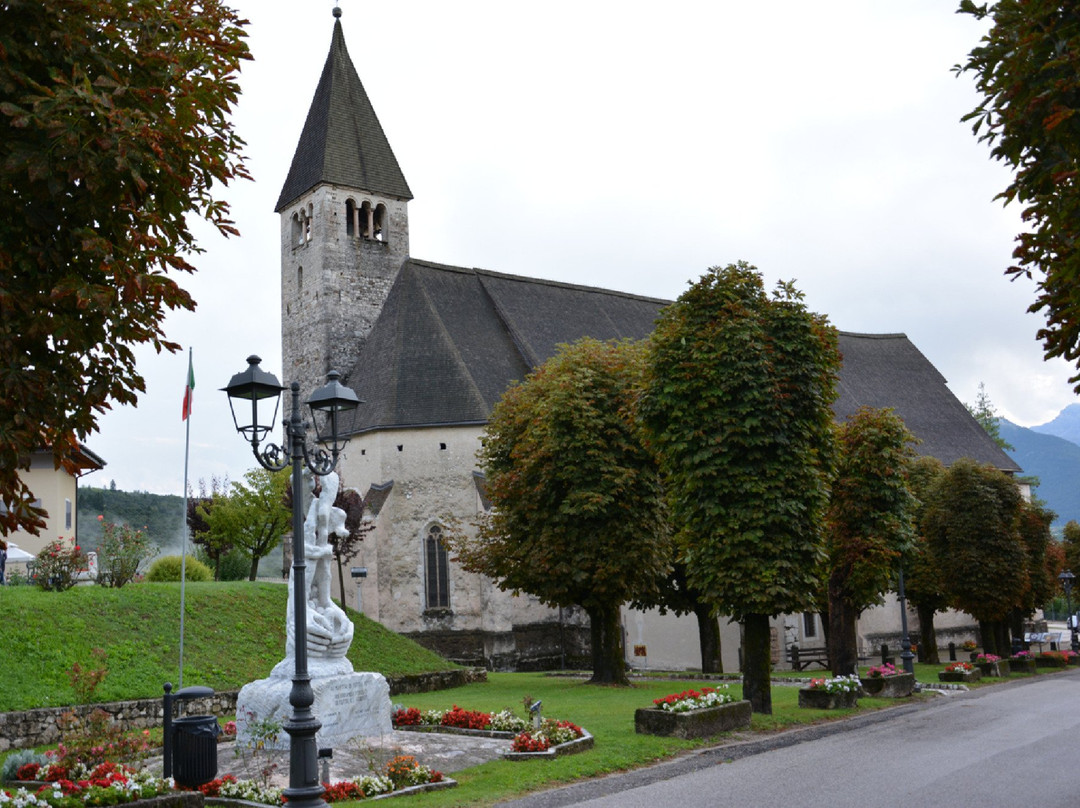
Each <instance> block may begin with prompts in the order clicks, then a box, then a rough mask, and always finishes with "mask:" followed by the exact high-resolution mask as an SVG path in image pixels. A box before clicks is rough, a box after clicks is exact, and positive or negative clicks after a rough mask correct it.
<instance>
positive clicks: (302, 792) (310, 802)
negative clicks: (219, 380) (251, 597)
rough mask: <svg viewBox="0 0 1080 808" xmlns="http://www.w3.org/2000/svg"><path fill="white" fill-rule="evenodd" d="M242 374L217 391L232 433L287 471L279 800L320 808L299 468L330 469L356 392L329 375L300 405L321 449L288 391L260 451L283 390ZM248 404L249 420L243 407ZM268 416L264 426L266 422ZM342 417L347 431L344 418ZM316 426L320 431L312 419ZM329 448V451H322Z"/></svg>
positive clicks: (296, 393) (251, 361)
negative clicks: (279, 434)
mask: <svg viewBox="0 0 1080 808" xmlns="http://www.w3.org/2000/svg"><path fill="white" fill-rule="evenodd" d="M247 361H248V367H247V368H246V369H245V370H243V371H241V372H240V373H237V374H236V375H235V376H233V377H232V379H231V380H230V381H229V384H228V386H227V387H224V388H222V390H223V391H224V392H225V393H226V394H227V395H228V396H229V408H230V410H231V411H232V416H233V423H234V424H235V425H236V431H237V432H239V433H240V434H241V435H242V436H243V437H244V439H245V440H247V441H248V442H249V443H250V444H251V450H252V453H253V454H254V455H255V459H256V460H258V461H259V465H261V466H262V467H263V468H265V469H268V470H270V471H282V470H283V469H285V468H288V467H289V466H290V465H291V466H292V491H293V497H292V531H293V536H292V551H293V552H292V555H293V566H292V569H293V581H292V584H293V622H294V625H293V629H294V631H293V637H294V640H293V646H294V647H293V654H294V660H295V666H294V669H293V678H292V687H291V689H290V691H289V704H290V705H291V706H292V715H291V716H290V717H289V719H288V720H287V721H286V722H285V723H284V725H283V728H284V730H285V731H286V732H287V733H288V734H289V787H288V788H286V789H285V791H284V794H285V797H286V798H287V799H288V802H289V805H290V806H293V807H294V808H325V806H326V803H325V802H324V801H323V799H322V794H323V787H322V785H321V784H320V783H319V779H318V770H317V759H318V747H317V744H316V741H315V734H316V733H317V732H318V731H319V729H320V728H321V727H322V724H321V723H320V722H319V720H318V719H317V718H316V717H315V714H314V712H313V711H312V709H311V705H312V704H314V702H315V694H314V692H313V690H312V688H311V677H310V675H309V674H308V654H307V585H306V580H305V577H306V568H307V565H306V563H305V561H304V501H303V500H304V498H303V495H302V493H301V492H302V491H303V470H304V466H305V465H306V466H307V468H308V469H309V470H310V471H311V473H312V474H315V475H318V476H322V475H326V474H329V473H330V472H331V471H333V470H334V466H336V465H337V461H338V455H339V454H340V453H341V450H342V449H343V448H344V447H345V442H346V441H347V440H348V436H349V433H351V431H352V424H353V419H354V418H355V416H356V408H357V406H358V405H359V404H360V401H359V399H357V397H356V393H354V392H353V391H352V390H350V389H349V388H348V387H345V386H344V385H343V384H341V383H340V382H339V381H338V378H339V375H340V374H338V373H337V372H336V371H331V372H330V373H329V374H327V383H326V384H325V385H323V386H322V387H320V388H319V389H318V390H316V391H315V392H314V393H312V395H311V397H310V398H309V399H308V401H307V405H308V407H309V408H310V409H311V416H312V421H313V422H314V426H315V436H316V443H318V444H323V446H322V447H318V448H314V449H309V448H308V445H307V424H306V423H305V421H304V418H303V414H302V410H301V408H300V385H299V384H298V383H297V382H293V383H292V385H291V388H290V390H291V393H292V408H291V411H290V414H289V420H288V421H286V422H285V424H284V426H285V438H286V443H284V444H282V445H276V444H273V443H268V444H266V445H265V446H262V447H261V448H260V444H261V443H263V441H264V440H265V439H266V437H267V435H269V434H270V432H271V431H272V430H273V428H274V421H275V420H276V418H277V411H278V406H279V402H280V396H281V392H282V391H283V390H284V389H285V388H284V387H282V386H281V384H280V383H279V382H278V380H277V377H275V376H274V375H273V374H272V373H267V372H266V371H265V370H263V369H262V368H260V367H259V362H260V361H262V360H260V359H259V357H257V356H249V357H248V360H247ZM238 402H250V418H249V417H248V412H247V409H248V407H247V404H243V405H241V406H240V407H239V410H240V412H238V411H237V410H238V407H237V403H238ZM271 406H272V407H273V410H272V412H269V413H268V411H269V409H270V407H271ZM267 414H269V420H267ZM346 416H347V417H348V418H349V421H348V423H347V424H345V423H343V418H344V417H346ZM320 418H321V419H322V421H323V426H322V428H320V425H319V420H320ZM324 447H328V448H329V451H327V448H324Z"/></svg>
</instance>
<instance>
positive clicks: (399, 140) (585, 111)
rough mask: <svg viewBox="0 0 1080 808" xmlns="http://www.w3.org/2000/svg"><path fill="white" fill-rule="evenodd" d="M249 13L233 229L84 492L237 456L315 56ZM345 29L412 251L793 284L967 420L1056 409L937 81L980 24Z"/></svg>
mask: <svg viewBox="0 0 1080 808" xmlns="http://www.w3.org/2000/svg"><path fill="white" fill-rule="evenodd" d="M234 5H235V6H236V7H238V8H239V10H240V12H241V14H242V15H243V16H245V17H246V18H247V19H249V20H250V21H251V25H250V27H249V29H248V30H249V35H250V38H249V43H250V46H251V50H252V54H253V56H254V61H253V62H249V63H247V64H246V65H245V67H244V72H243V75H242V77H241V86H242V89H243V96H242V99H241V102H240V105H239V107H238V109H237V111H236V115H235V122H236V126H237V128H238V130H239V133H240V135H241V136H242V137H243V138H244V139H245V140H246V141H247V143H248V147H247V150H246V153H247V155H248V166H249V168H250V170H251V172H252V174H253V175H254V178H255V179H254V182H244V183H239V184H237V185H236V186H234V187H233V188H230V189H229V191H228V194H227V196H228V199H229V200H230V201H231V202H232V205H233V212H234V218H235V219H236V220H237V222H238V225H239V228H240V230H241V233H242V237H241V238H233V239H229V240H225V239H223V238H220V237H219V236H217V235H216V234H215V233H213V232H211V231H210V230H209V229H208V228H206V227H200V228H198V232H199V233H200V234H202V242H201V243H202V245H203V246H204V247H205V249H206V253H205V254H204V255H202V256H197V257H196V259H195V261H194V263H195V264H196V265H197V266H198V268H199V272H198V274H197V275H196V276H194V277H190V278H188V277H184V278H182V279H181V282H182V283H183V284H184V285H185V286H186V287H187V288H188V289H189V290H190V291H191V292H192V294H193V295H194V297H195V299H196V300H197V301H198V303H199V306H198V309H197V311H196V312H195V313H194V314H191V313H184V314H181V315H176V316H170V317H169V319H168V321H167V327H166V331H167V334H168V336H169V338H170V339H173V340H175V341H177V342H180V343H181V344H183V345H184V348H185V353H184V354H182V355H181V354H175V355H168V354H166V355H160V356H159V355H156V354H154V353H153V352H152V351H140V352H139V354H138V355H139V357H140V368H141V370H142V372H143V373H144V375H145V377H146V380H147V392H146V394H145V395H143V396H142V397H141V399H140V402H139V405H138V406H137V407H123V408H118V409H116V410H115V411H113V412H111V413H109V414H108V415H106V416H105V417H104V418H102V419H101V432H100V434H97V435H94V436H92V437H91V438H90V439H89V440H88V441H87V444H88V445H89V446H90V448H91V449H93V450H94V451H96V452H97V453H99V454H100V455H102V456H103V457H104V458H105V460H106V461H107V462H108V466H107V467H106V469H105V470H104V471H101V472H97V473H95V474H93V475H91V476H89V477H87V478H85V479H84V484H88V485H108V483H109V481H110V480H115V481H116V484H117V486H118V487H120V488H122V489H128V490H148V491H153V492H156V493H175V494H180V493H182V491H183V488H182V480H183V473H184V424H183V422H182V421H181V419H180V410H181V401H182V398H183V389H184V381H185V375H186V370H187V355H186V349H187V347H188V346H190V347H191V348H192V349H193V352H194V365H195V378H196V389H195V404H194V415H193V418H192V421H191V460H190V472H189V476H190V478H191V480H192V481H193V484H196V483H197V481H198V479H199V478H206V479H209V478H210V477H211V476H213V475H223V474H228V475H229V476H230V477H231V478H232V479H238V478H240V477H241V476H242V474H243V472H244V471H245V470H247V469H249V468H251V467H252V466H253V465H254V461H253V459H252V458H251V454H250V450H249V449H247V448H246V446H245V444H243V442H242V441H241V439H240V438H239V437H238V436H237V435H236V433H235V431H234V430H233V427H232V422H231V418H230V415H229V411H228V405H227V403H226V398H225V395H224V394H223V393H220V392H218V388H220V387H223V386H224V385H225V384H226V383H227V382H228V380H229V377H230V376H231V374H233V373H235V372H237V371H239V370H241V369H242V368H243V367H244V366H245V361H244V360H245V357H246V356H247V355H248V354H250V353H258V354H259V355H261V356H262V357H263V360H264V361H263V367H264V368H266V369H267V370H271V371H273V372H274V373H276V374H280V366H281V347H280V300H279V296H280V292H279V284H280V257H279V247H278V244H279V222H278V217H277V215H276V214H275V213H274V212H273V208H274V203H275V202H276V200H277V195H278V193H279V191H280V189H281V185H282V183H283V182H284V179H285V174H286V172H287V170H288V166H289V162H290V160H291V158H292V154H293V150H294V148H295V146H296V142H297V140H298V138H299V134H300V129H301V127H302V125H303V122H304V118H305V116H306V113H307V109H308V105H309V104H310V101H311V96H312V93H313V92H314V89H315V84H316V81H317V80H318V77H319V73H320V71H321V69H322V65H323V62H324V60H325V58H326V54H327V51H328V49H329V46H330V38H331V34H332V28H333V17H332V13H331V12H332V8H333V3H332V2H329V0H305V2H302V3H298V2H295V0H291V1H290V2H284V0H234ZM341 6H342V10H343V16H342V24H343V25H344V30H345V38H346V41H347V43H348V47H349V52H350V54H351V56H352V59H353V62H354V63H355V65H356V67H357V70H358V72H359V74H360V77H361V79H362V81H363V82H364V85H365V87H366V89H367V91H368V95H369V96H370V98H371V100H372V103H373V104H374V106H375V111H376V113H377V114H378V116H379V119H380V120H381V122H382V125H383V128H384V130H385V131H386V134H387V136H388V138H389V140H390V143H391V146H392V147H393V149H394V151H395V153H396V155H397V158H398V161H399V163H400V164H401V167H402V170H403V171H404V173H405V176H406V178H407V179H408V181H409V185H410V187H411V188H412V191H413V194H414V196H415V199H414V200H413V201H412V202H411V203H410V205H409V217H410V239H411V252H412V255H413V256H415V257H417V258H422V259H427V260H432V261H439V262H442V263H447V264H454V265H460V266H475V267H482V268H484V269H490V270H495V271H499V272H506V273H512V274H520V275H526V276H532V277H540V278H549V279H553V280H558V281H567V282H572V283H579V284H586V285H591V286H599V287H604V288H611V289H618V290H621V291H626V292H632V293H636V294H642V295H648V296H652V297H659V298H665V299H674V298H676V297H678V295H679V294H681V293H682V291H683V290H684V289H685V288H686V286H687V284H688V282H691V281H693V280H695V279H697V278H698V277H699V276H700V275H701V274H702V272H703V271H704V270H705V269H707V268H708V267H710V266H713V265H717V264H728V263H731V262H734V261H737V260H740V259H742V260H746V261H749V262H750V263H752V264H754V265H756V266H757V267H758V268H759V269H760V270H761V271H762V272H763V273H764V275H765V278H766V282H767V284H768V285H769V286H770V287H771V286H772V285H773V284H774V283H775V282H776V281H778V280H781V279H784V280H788V279H793V280H794V281H795V283H796V285H797V287H798V288H800V289H801V290H803V291H804V292H805V293H806V302H807V303H808V305H809V307H810V308H811V309H813V310H814V311H818V312H822V313H824V314H826V315H828V317H829V318H830V320H831V321H832V322H833V323H834V324H835V325H836V326H837V327H838V328H840V329H841V330H845V331H855V332H871V333H892V332H903V333H905V334H907V335H908V336H909V337H910V338H911V339H912V341H913V342H914V343H915V345H916V346H918V347H919V348H920V349H921V350H922V352H923V353H924V354H925V355H926V356H927V357H928V358H929V359H930V361H931V362H933V364H934V365H935V366H937V368H938V369H939V370H940V371H941V373H942V374H943V375H944V376H945V378H946V379H947V380H948V382H949V386H950V388H951V389H952V390H953V392H954V393H955V394H956V395H957V396H958V397H959V398H960V399H961V400H962V401H965V402H974V400H975V397H976V394H977V389H978V385H979V382H980V381H981V382H984V383H985V384H986V389H987V392H988V393H989V395H990V397H991V399H992V401H993V403H994V405H995V406H996V407H997V409H998V412H999V414H1000V415H1003V416H1004V417H1006V418H1008V419H1009V420H1011V421H1014V422H1016V423H1019V424H1022V425H1026V426H1030V425H1035V424H1041V423H1044V422H1046V421H1048V420H1050V419H1052V418H1053V417H1054V415H1055V414H1056V413H1057V412H1058V411H1059V410H1061V409H1062V408H1063V407H1065V406H1066V405H1068V404H1070V403H1072V402H1073V401H1074V399H1075V397H1074V395H1073V394H1072V392H1071V390H1070V387H1069V385H1068V382H1067V379H1068V376H1069V367H1068V366H1067V365H1066V364H1065V363H1064V362H1057V361H1055V362H1044V361H1043V359H1042V351H1041V347H1040V346H1039V344H1038V343H1037V342H1036V340H1035V332H1036V329H1037V328H1038V327H1039V325H1040V319H1039V318H1038V317H1037V316H1035V315H1029V314H1026V313H1025V310H1026V308H1027V306H1028V305H1029V303H1030V302H1031V300H1032V299H1033V296H1034V289H1033V284H1032V283H1031V282H1023V281H1022V282H1015V283H1014V282H1010V281H1008V280H1007V279H1006V278H1005V277H1004V275H1003V270H1004V269H1005V268H1006V267H1007V266H1008V264H1009V260H1010V253H1011V251H1012V244H1013V239H1014V237H1015V235H1016V233H1017V232H1018V229H1019V226H1020V225H1019V214H1018V211H1017V210H1016V209H1014V208H1008V209H1004V208H1003V207H1002V205H1001V203H1000V202H996V201H994V199H993V197H994V195H995V194H996V193H997V192H998V191H1000V190H1001V189H1003V188H1004V187H1005V185H1006V184H1007V182H1008V180H1009V175H1008V173H1007V172H1006V170H1005V169H1004V168H1003V167H1001V166H1000V165H998V164H996V163H993V162H991V160H990V158H989V153H988V149H987V147H986V145H985V144H981V143H979V142H977V141H976V139H975V137H974V136H973V135H972V133H971V130H970V127H969V126H968V125H967V124H962V123H961V122H960V118H961V116H962V115H963V114H964V113H965V112H967V111H968V110H970V109H971V108H972V107H973V106H974V104H975V103H976V95H975V91H974V87H973V79H972V77H970V76H963V77H959V78H957V77H956V76H954V74H953V73H952V70H951V68H952V66H953V65H954V64H956V63H957V62H960V61H962V60H963V59H964V56H965V54H966V53H967V52H968V51H969V50H970V49H971V48H972V47H973V46H974V45H975V44H976V43H977V41H978V39H979V36H980V35H981V33H982V29H981V28H980V26H979V24H978V23H976V22H975V21H974V20H972V19H971V18H970V17H967V16H959V15H956V14H954V13H953V11H952V9H953V8H954V7H955V3H951V2H942V1H941V0H906V1H905V2H903V3H868V2H865V0H846V1H841V0H828V1H827V2H823V3H806V2H805V0H801V1H800V2H788V0H780V1H779V2H772V3H745V2H729V0H714V1H713V2H711V3H705V2H701V0H669V1H668V2H667V3H665V4H663V5H658V4H656V3H655V2H650V3H644V2H638V1H637V0H632V1H629V2H628V0H620V1H619V2H609V1H608V0H603V1H602V2H601V1H599V0H575V1H574V2H562V1H561V0H555V1H554V2H552V1H551V0H549V2H545V3H507V2H505V0H498V1H497V2H478V1H477V0H460V1H459V2H455V3H447V2H445V0H396V1H395V2H392V3H379V4H372V3H360V2H356V0H342V2H341ZM288 381H290V380H287V379H286V380H283V382H286V383H287V382H288Z"/></svg>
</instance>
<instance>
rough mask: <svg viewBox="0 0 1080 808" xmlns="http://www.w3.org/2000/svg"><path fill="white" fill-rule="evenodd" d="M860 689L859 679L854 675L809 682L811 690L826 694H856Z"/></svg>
mask: <svg viewBox="0 0 1080 808" xmlns="http://www.w3.org/2000/svg"><path fill="white" fill-rule="evenodd" d="M861 688H862V684H861V683H860V682H859V677H858V676H855V675H851V676H837V677H836V678H835V679H811V680H810V689H811V690H824V691H825V692H826V693H858V692H859V690H860V689H861Z"/></svg>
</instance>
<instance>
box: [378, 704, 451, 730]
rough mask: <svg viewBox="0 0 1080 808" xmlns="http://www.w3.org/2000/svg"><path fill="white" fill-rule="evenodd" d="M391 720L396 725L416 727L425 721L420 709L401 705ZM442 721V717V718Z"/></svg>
mask: <svg viewBox="0 0 1080 808" xmlns="http://www.w3.org/2000/svg"><path fill="white" fill-rule="evenodd" d="M390 721H391V722H392V723H393V725H394V726H395V727H416V726H419V725H420V724H422V723H424V722H423V719H422V718H421V716H420V711H419V710H418V709H416V708H415V707H409V708H404V707H399V708H398V709H397V710H394V713H393V715H391V716H390ZM440 722H441V719H440Z"/></svg>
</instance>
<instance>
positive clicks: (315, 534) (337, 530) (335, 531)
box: [286, 471, 353, 660]
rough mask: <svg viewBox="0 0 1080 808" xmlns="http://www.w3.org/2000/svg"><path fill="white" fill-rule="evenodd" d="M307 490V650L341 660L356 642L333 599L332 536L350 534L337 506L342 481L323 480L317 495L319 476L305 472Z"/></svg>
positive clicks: (291, 644) (315, 656) (290, 650)
mask: <svg viewBox="0 0 1080 808" xmlns="http://www.w3.org/2000/svg"><path fill="white" fill-rule="evenodd" d="M304 483H305V488H306V489H307V491H308V494H309V496H311V505H310V506H309V507H308V514H307V518H306V519H305V520H304V557H305V560H306V562H307V573H308V574H307V576H306V581H305V583H306V589H307V593H306V594H307V598H306V600H307V651H308V657H309V659H311V660H319V659H328V660H329V659H340V658H343V657H344V656H345V654H346V653H347V652H348V650H349V645H350V644H351V643H352V637H353V624H352V621H351V620H349V618H348V617H347V616H346V615H345V612H344V611H342V609H341V607H339V606H338V605H337V604H336V603H334V601H333V600H332V599H331V598H330V592H331V580H332V579H331V575H330V564H331V561H332V559H333V557H334V548H333V547H331V546H330V542H329V539H330V536H331V535H334V536H344V535H346V532H347V531H346V528H345V511H343V510H342V509H341V508H336V507H334V500H335V499H337V493H338V488H339V486H340V485H341V482H340V480H339V478H338V475H337V474H336V473H333V472H332V473H330V474H327V475H326V476H325V477H322V491H321V492H320V493H319V495H318V496H314V494H315V476H314V475H313V474H310V473H308V472H306V471H305V473H304ZM293 586H294V581H293V576H292V574H291V573H290V575H289V608H288V615H287V617H286V620H287V623H286V626H287V628H286V634H287V638H288V639H287V644H286V656H288V657H292V656H293V655H294V654H295V651H294V649H295V636H294V634H295V632H294V625H293V624H294V620H293V597H294V595H293Z"/></svg>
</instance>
